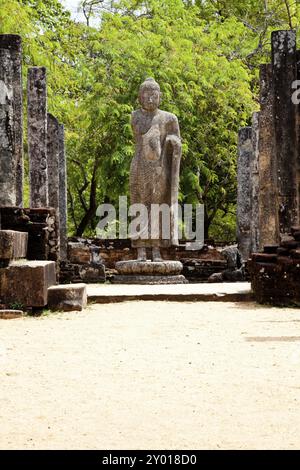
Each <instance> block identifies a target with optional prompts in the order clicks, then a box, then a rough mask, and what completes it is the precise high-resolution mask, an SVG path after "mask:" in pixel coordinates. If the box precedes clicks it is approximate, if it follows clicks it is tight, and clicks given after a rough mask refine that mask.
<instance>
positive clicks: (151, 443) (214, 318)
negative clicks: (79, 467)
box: [0, 302, 300, 449]
mask: <svg viewBox="0 0 300 470" xmlns="http://www.w3.org/2000/svg"><path fill="white" fill-rule="evenodd" d="M0 374H1V379H0V400H1V405H0V448H1V449H18V448H20V449H46V448H49V449H74V448H80V449H172V448H182V449H207V448H209V449H218V448H221V449H230V448H238V449H254V448H260V449H261V448H265V449H271V448H272V449H281V448H284V449H288V448H290V449H296V448H299V447H300V310H294V309H290V310H286V309H276V308H262V307H257V306H255V305H254V304H245V303H240V304H234V303H213V302H207V303H201V302H199V303H167V302H127V303H122V304H110V305H93V306H90V307H89V308H88V309H87V310H86V311H84V312H82V313H67V314H57V315H53V314H51V315H49V316H44V317H41V318H25V319H16V320H0Z"/></svg>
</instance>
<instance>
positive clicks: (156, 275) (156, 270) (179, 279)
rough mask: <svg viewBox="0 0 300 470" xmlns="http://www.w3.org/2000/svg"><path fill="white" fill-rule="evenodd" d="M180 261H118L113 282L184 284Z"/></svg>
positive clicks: (184, 279)
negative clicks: (116, 272)
mask: <svg viewBox="0 0 300 470" xmlns="http://www.w3.org/2000/svg"><path fill="white" fill-rule="evenodd" d="M182 269H183V265H182V263H181V262H180V261H153V262H152V261H137V260H132V261H119V262H118V263H116V270H117V271H118V274H117V275H116V276H114V278H113V283H114V284H186V283H187V282H188V281H187V280H186V278H185V277H184V276H183V275H182V274H181V272H182Z"/></svg>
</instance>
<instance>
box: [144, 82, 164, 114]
mask: <svg viewBox="0 0 300 470" xmlns="http://www.w3.org/2000/svg"><path fill="white" fill-rule="evenodd" d="M139 99H140V103H141V106H142V108H143V109H145V110H146V111H155V110H156V109H157V108H158V106H159V103H160V91H159V90H158V89H157V88H154V87H144V88H142V90H141V92H140V96H139Z"/></svg>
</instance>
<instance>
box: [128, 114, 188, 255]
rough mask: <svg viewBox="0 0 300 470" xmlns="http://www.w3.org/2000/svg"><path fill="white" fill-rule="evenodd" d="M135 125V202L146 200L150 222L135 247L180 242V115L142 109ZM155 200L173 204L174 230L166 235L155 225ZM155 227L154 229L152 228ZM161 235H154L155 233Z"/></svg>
mask: <svg viewBox="0 0 300 470" xmlns="http://www.w3.org/2000/svg"><path fill="white" fill-rule="evenodd" d="M132 129H133V133H134V137H135V143H136V151H135V156H134V158H133V160H132V162H131V169H130V196H131V201H130V202H131V204H144V205H145V206H146V207H147V211H148V221H149V224H148V225H147V226H146V227H144V228H142V230H141V232H140V236H139V238H137V239H133V240H132V245H133V246H134V247H147V246H150V247H155V246H157V247H166V246H170V245H177V244H178V234H177V215H178V214H177V202H178V186H179V168H180V159H181V140H180V131H179V125H178V120H177V117H176V116H175V115H174V114H171V113H168V112H165V111H161V110H159V109H158V110H157V111H156V113H147V112H145V111H144V110H143V109H139V110H137V111H134V112H133V113H132ZM151 204H159V205H161V204H167V205H168V206H169V207H170V210H171V211H170V212H171V218H170V219H171V220H170V228H171V233H170V237H168V239H163V238H162V237H163V235H162V227H161V221H160V224H159V225H160V226H159V227H156V230H155V229H153V225H154V221H152V220H151ZM151 228H152V230H151ZM153 232H156V233H157V234H158V235H157V236H155V238H153V236H152V238H151V234H152V235H153Z"/></svg>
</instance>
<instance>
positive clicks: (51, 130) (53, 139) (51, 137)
mask: <svg viewBox="0 0 300 470" xmlns="http://www.w3.org/2000/svg"><path fill="white" fill-rule="evenodd" d="M47 168H48V202H49V206H50V207H53V208H54V209H56V210H57V212H58V209H59V123H58V120H57V119H56V118H55V117H54V116H52V114H49V113H48V114H47Z"/></svg>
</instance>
